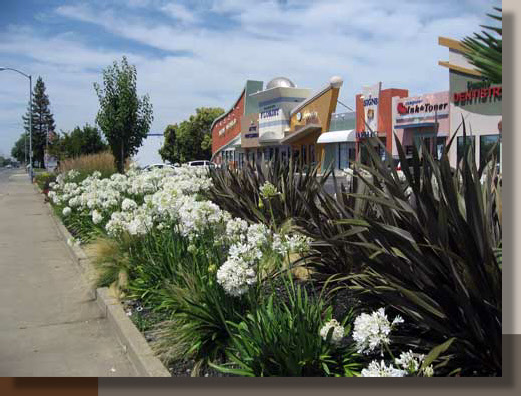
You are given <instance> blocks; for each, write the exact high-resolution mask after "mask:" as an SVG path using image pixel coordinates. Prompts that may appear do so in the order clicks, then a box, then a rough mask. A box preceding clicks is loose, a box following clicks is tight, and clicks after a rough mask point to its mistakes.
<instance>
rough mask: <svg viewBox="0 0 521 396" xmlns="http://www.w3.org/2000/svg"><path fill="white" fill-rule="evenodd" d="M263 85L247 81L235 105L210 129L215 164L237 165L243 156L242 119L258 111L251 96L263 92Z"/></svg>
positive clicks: (215, 121)
mask: <svg viewBox="0 0 521 396" xmlns="http://www.w3.org/2000/svg"><path fill="white" fill-rule="evenodd" d="M262 85H263V82H262V81H254V80H248V81H246V84H245V86H244V88H243V90H242V92H241V94H240V95H239V98H238V99H237V100H236V101H235V103H234V105H233V106H232V107H231V108H230V109H229V110H228V111H227V112H225V113H224V114H222V115H221V116H220V117H218V118H216V119H215V120H214V122H213V123H212V126H211V128H210V129H211V132H212V161H213V162H215V163H217V164H221V163H232V164H236V163H237V161H238V159H239V157H240V156H241V154H242V149H241V119H242V117H243V116H245V115H248V114H251V113H254V112H255V111H256V107H255V106H254V104H253V103H252V100H251V99H250V95H251V94H252V93H255V92H257V91H260V90H262Z"/></svg>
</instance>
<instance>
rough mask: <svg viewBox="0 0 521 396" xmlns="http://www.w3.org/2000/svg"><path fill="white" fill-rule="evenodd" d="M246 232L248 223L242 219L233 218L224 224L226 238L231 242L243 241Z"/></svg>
mask: <svg viewBox="0 0 521 396" xmlns="http://www.w3.org/2000/svg"><path fill="white" fill-rule="evenodd" d="M247 231H248V222H247V221H246V220H243V219H239V218H235V219H231V220H229V221H228V222H227V223H226V237H227V238H228V239H229V240H232V241H241V242H242V241H243V240H244V239H245V238H246V232H247Z"/></svg>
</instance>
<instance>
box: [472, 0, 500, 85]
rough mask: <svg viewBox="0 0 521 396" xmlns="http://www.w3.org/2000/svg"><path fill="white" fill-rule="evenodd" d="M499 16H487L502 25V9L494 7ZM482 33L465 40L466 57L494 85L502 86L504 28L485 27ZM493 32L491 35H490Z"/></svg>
mask: <svg viewBox="0 0 521 396" xmlns="http://www.w3.org/2000/svg"><path fill="white" fill-rule="evenodd" d="M494 10H496V11H498V12H499V13H500V14H499V15H492V14H487V16H489V17H491V18H493V19H495V20H497V21H499V22H500V23H502V21H503V16H502V14H501V13H502V9H501V8H496V7H494ZM481 27H482V28H483V29H485V30H482V31H481V33H474V37H466V38H465V39H463V41H462V43H463V45H464V46H465V47H466V48H467V49H468V52H467V53H465V54H464V55H465V57H466V58H467V59H468V60H469V62H470V63H471V64H472V65H474V66H475V67H476V68H477V69H478V70H479V71H480V72H481V74H482V75H483V76H484V77H485V78H487V79H489V80H490V82H491V83H493V84H501V83H502V81H503V72H502V71H503V60H502V56H503V39H502V36H503V28H502V25H500V26H499V27H494V26H484V25H481ZM489 32H491V33H492V34H491V33H489Z"/></svg>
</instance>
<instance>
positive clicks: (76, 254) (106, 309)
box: [35, 185, 172, 377]
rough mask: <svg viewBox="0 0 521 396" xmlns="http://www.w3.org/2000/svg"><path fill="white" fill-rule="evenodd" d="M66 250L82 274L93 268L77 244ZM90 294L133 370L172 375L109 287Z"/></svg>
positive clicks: (61, 228)
mask: <svg viewBox="0 0 521 396" xmlns="http://www.w3.org/2000/svg"><path fill="white" fill-rule="evenodd" d="M35 189H36V191H37V192H38V193H40V194H41V191H40V190H39V189H38V187H37V186H36V185H35ZM45 206H46V207H47V209H48V210H49V214H50V216H51V218H52V219H53V221H54V223H55V224H56V227H57V228H58V231H59V232H60V234H61V236H62V237H63V238H64V239H65V241H67V240H68V239H69V238H72V235H71V234H70V232H69V231H68V230H67V228H65V226H64V225H63V223H62V222H61V220H60V219H59V218H58V217H57V216H56V215H55V214H54V210H53V208H52V206H51V204H50V203H49V202H45ZM66 245H67V249H68V251H69V253H70V255H71V257H72V258H73V259H74V261H75V262H76V263H77V264H78V266H79V268H80V270H81V272H82V273H83V274H85V273H87V272H89V271H91V270H92V265H91V263H90V258H89V257H88V256H87V254H86V253H85V252H84V250H83V249H82V248H81V247H79V246H69V244H68V243H67V244H66ZM91 293H92V294H91V295H92V297H93V298H95V299H96V303H97V304H98V306H99V307H100V309H101V312H102V315H103V317H106V318H107V319H108V321H109V323H110V326H111V328H112V329H113V330H114V331H115V333H116V336H117V338H118V340H119V342H120V343H121V345H122V346H123V349H124V351H125V353H126V354H127V356H128V359H129V360H130V362H131V363H132V365H133V366H134V368H135V369H136V371H137V373H138V375H139V376H140V377H171V376H172V375H171V374H170V372H169V371H168V369H167V368H166V367H165V366H164V365H163V363H161V361H160V360H159V359H158V358H157V357H156V356H154V353H153V352H152V349H151V348H150V346H149V345H148V343H147V341H146V340H145V337H144V336H143V334H141V332H140V331H139V330H138V329H137V327H136V326H135V325H134V323H132V321H131V320H130V319H129V317H128V316H127V314H126V313H125V311H124V309H123V306H122V305H121V304H120V302H119V300H118V299H117V298H116V297H114V296H112V295H111V294H110V292H109V289H108V288H106V287H100V288H97V289H95V290H94V289H92V290H91Z"/></svg>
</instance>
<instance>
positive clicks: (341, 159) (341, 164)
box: [338, 143, 349, 169]
mask: <svg viewBox="0 0 521 396" xmlns="http://www.w3.org/2000/svg"><path fill="white" fill-rule="evenodd" d="M348 166H349V165H348V149H347V143H339V144H338V169H346V168H347V167H348Z"/></svg>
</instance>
